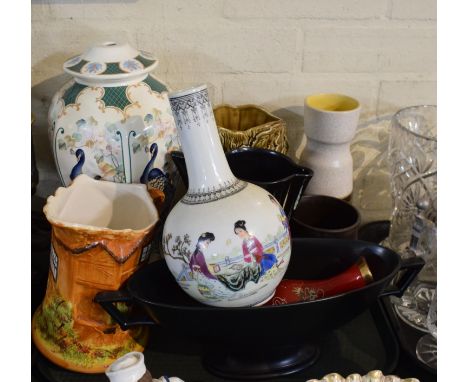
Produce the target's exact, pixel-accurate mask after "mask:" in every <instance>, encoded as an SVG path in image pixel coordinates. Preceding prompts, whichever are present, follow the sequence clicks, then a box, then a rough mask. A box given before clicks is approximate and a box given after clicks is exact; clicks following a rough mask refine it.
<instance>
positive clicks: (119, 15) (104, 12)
mask: <svg viewBox="0 0 468 382" xmlns="http://www.w3.org/2000/svg"><path fill="white" fill-rule="evenodd" d="M83 12H84V18H86V19H102V20H103V23H107V24H110V25H111V26H112V27H118V20H121V19H125V20H137V23H135V24H134V25H135V26H137V25H138V26H140V25H142V26H144V24H145V23H148V24H150V25H151V24H153V23H154V22H155V20H158V19H162V18H163V15H164V0H138V1H128V0H108V1H107V2H102V1H95V2H90V3H86V5H85V6H84V11H83ZM116 20H117V22H116ZM143 20H145V21H143Z"/></svg>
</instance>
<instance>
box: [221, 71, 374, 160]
mask: <svg viewBox="0 0 468 382" xmlns="http://www.w3.org/2000/svg"><path fill="white" fill-rule="evenodd" d="M377 87H378V83H377V81H367V80H362V81H359V80H358V81H353V80H339V79H335V80H333V79H329V80H326V79H320V78H314V77H313V76H310V75H309V76H300V77H297V76H295V77H291V76H278V75H276V76H275V75H264V76H262V79H255V78H252V77H251V76H236V78H235V79H231V80H227V81H225V83H224V86H223V96H224V97H223V101H224V103H229V104H232V105H239V104H246V103H253V104H258V105H261V106H263V107H265V108H266V109H267V110H269V111H271V112H273V114H275V115H277V116H278V117H280V118H282V119H284V120H285V122H286V125H287V137H288V142H289V146H290V149H289V152H288V154H289V155H290V156H291V157H293V158H296V159H298V158H299V157H300V155H301V152H302V150H303V148H304V147H303V146H304V145H303V136H304V128H303V126H304V124H303V115H304V98H305V97H306V96H307V95H310V94H317V93H328V92H336V93H344V94H347V95H350V96H353V97H355V98H357V99H358V100H359V101H360V102H361V104H362V113H361V116H362V118H366V116H369V115H373V114H375V108H376V104H375V102H376V99H377V90H378V89H377Z"/></svg>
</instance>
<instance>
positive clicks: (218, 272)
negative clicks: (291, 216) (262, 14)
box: [163, 86, 291, 307]
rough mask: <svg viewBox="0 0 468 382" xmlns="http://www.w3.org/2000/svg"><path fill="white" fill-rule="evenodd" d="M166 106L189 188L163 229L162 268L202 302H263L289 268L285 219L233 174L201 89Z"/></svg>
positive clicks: (177, 96) (173, 96)
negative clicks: (171, 114)
mask: <svg viewBox="0 0 468 382" xmlns="http://www.w3.org/2000/svg"><path fill="white" fill-rule="evenodd" d="M169 100H170V103H171V107H172V112H173V115H174V118H175V121H176V125H177V130H178V134H179V137H180V142H181V145H182V150H183V152H184V156H185V160H186V164H187V170H188V177H189V187H188V191H187V193H186V194H185V196H184V197H183V198H182V199H181V200H180V201H179V203H178V204H177V205H176V206H175V207H174V208H173V209H172V211H171V212H170V214H169V216H168V217H167V220H166V223H165V225H164V231H163V249H164V257H165V260H166V262H167V265H168V267H169V269H170V271H171V272H172V274H173V276H174V277H175V279H176V280H177V282H178V283H179V285H180V286H181V287H182V289H183V290H184V291H185V292H187V293H188V294H189V295H190V296H192V297H193V298H194V299H196V300H198V301H200V302H202V303H204V304H208V305H212V306H219V307H241V306H254V305H259V304H262V303H264V302H266V301H267V300H268V299H269V298H271V297H272V296H273V294H274V291H275V289H276V286H277V285H278V284H279V282H280V281H281V279H282V278H283V275H284V273H285V272H286V268H287V266H288V263H289V258H290V254H291V243H290V231H289V224H288V220H287V218H286V215H285V213H284V211H283V209H282V208H281V206H280V205H279V203H278V202H277V201H276V199H275V198H274V197H273V196H272V195H270V194H269V193H268V192H267V191H265V190H264V189H262V188H260V187H258V186H256V185H253V184H250V183H247V182H244V181H242V180H239V179H237V178H236V177H234V175H233V174H232V172H231V169H230V168H229V165H228V163H227V160H226V157H225V155H224V152H223V149H222V146H221V142H220V139H219V135H218V132H217V128H216V123H215V119H214V116H213V110H212V107H211V104H210V101H209V98H208V92H207V89H206V86H200V87H197V88H192V89H189V90H185V91H180V92H176V93H171V94H170V95H169Z"/></svg>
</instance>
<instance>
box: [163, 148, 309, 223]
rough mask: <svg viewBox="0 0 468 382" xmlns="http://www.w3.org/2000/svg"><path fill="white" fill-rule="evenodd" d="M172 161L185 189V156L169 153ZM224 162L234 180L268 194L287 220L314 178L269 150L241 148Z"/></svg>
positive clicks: (302, 168)
mask: <svg viewBox="0 0 468 382" xmlns="http://www.w3.org/2000/svg"><path fill="white" fill-rule="evenodd" d="M171 158H172V160H173V162H174V163H175V165H176V167H177V170H178V171H179V174H180V176H181V178H182V181H183V182H184V184H185V186H186V187H188V175H187V167H186V165H185V158H184V154H183V153H182V151H172V152H171ZM226 158H227V160H228V163H229V166H230V167H231V170H232V173H233V174H234V175H235V176H236V177H237V178H239V179H243V180H245V181H247V182H250V183H253V184H256V185H257V186H260V187H262V188H264V189H265V190H267V191H268V192H270V193H271V194H272V195H273V196H274V197H275V198H276V199H277V200H278V202H279V203H280V204H281V205H282V206H283V209H284V211H285V212H286V215H287V217H288V218H290V217H291V214H292V212H293V211H294V209H295V208H296V205H297V202H298V200H299V199H300V197H301V196H302V193H303V191H304V190H305V188H306V187H307V184H308V183H309V181H310V179H311V178H312V175H313V171H312V170H311V169H309V168H307V167H302V166H298V165H297V164H296V163H294V162H293V161H292V160H291V158H289V157H287V156H286V155H283V154H281V153H279V152H277V151H273V150H268V149H260V148H254V147H242V148H239V149H236V150H232V151H229V152H227V153H226Z"/></svg>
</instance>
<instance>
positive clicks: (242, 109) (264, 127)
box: [213, 105, 288, 154]
mask: <svg viewBox="0 0 468 382" xmlns="http://www.w3.org/2000/svg"><path fill="white" fill-rule="evenodd" d="M213 112H214V116H215V120H216V125H217V126H218V133H219V136H220V138H221V144H222V145H223V149H224V151H230V150H234V149H237V148H240V147H244V146H249V147H257V148H262V149H269V150H274V151H278V152H280V153H282V154H286V153H287V152H288V140H287V137H286V123H285V122H284V121H283V120H282V119H280V118H278V117H275V116H274V115H273V114H270V113H269V112H267V111H266V110H264V109H262V108H261V107H259V106H256V105H241V106H237V107H236V106H231V105H219V106H216V107H215V108H214V110H213Z"/></svg>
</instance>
